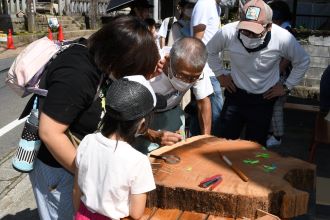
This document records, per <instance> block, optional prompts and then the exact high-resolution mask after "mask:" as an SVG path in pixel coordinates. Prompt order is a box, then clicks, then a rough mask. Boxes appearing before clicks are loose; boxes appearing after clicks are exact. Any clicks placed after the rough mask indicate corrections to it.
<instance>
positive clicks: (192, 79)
mask: <svg viewBox="0 0 330 220" xmlns="http://www.w3.org/2000/svg"><path fill="white" fill-rule="evenodd" d="M169 75H170V77H173V76H174V77H175V78H177V79H179V80H181V81H183V82H186V83H195V82H196V81H198V80H201V79H203V77H204V74H203V73H201V74H199V75H194V76H192V75H187V74H184V73H182V72H181V73H180V72H175V71H174V69H173V66H172V60H171V58H170V65H169Z"/></svg>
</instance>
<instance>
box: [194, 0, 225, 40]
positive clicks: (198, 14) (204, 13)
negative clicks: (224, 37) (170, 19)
mask: <svg viewBox="0 0 330 220" xmlns="http://www.w3.org/2000/svg"><path fill="white" fill-rule="evenodd" d="M220 10H221V9H220V7H219V6H218V5H217V4H216V2H215V0H198V1H197V3H196V5H195V7H194V9H193V12H192V16H191V23H190V32H191V33H192V34H193V33H194V32H193V27H194V26H197V25H199V24H204V25H205V26H206V29H205V33H204V36H203V39H202V41H203V43H204V44H205V45H206V44H207V43H208V42H209V40H211V38H212V37H213V36H214V35H215V33H217V31H218V30H219V28H220V14H221V12H220Z"/></svg>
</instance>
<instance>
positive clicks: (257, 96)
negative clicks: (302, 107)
mask: <svg viewBox="0 0 330 220" xmlns="http://www.w3.org/2000/svg"><path fill="white" fill-rule="evenodd" d="M243 9H244V15H243V17H242V19H241V21H240V22H234V23H230V24H227V25H225V26H224V27H223V28H222V29H221V30H220V31H218V33H217V34H216V35H215V36H214V37H213V38H212V39H211V40H210V41H209V43H208V44H207V49H208V52H209V57H208V64H209V66H210V67H211V69H212V70H213V71H214V73H215V74H216V75H217V76H218V79H219V80H220V84H221V86H223V87H225V103H224V106H223V109H222V112H221V116H220V136H221V137H224V138H228V139H237V138H239V137H240V135H241V131H242V130H243V127H246V130H245V137H244V139H247V140H252V141H256V142H258V143H260V144H262V145H265V143H266V138H267V134H268V128H269V124H270V121H271V116H272V112H273V104H274V102H275V100H276V99H277V97H279V96H282V95H284V94H285V93H288V92H289V91H290V90H291V89H292V88H293V87H294V86H296V85H298V83H299V82H300V81H301V80H302V78H303V77H304V74H305V72H306V71H307V69H308V66H309V62H310V59H309V56H308V54H307V53H306V52H305V51H304V49H303V48H302V47H301V46H300V44H299V43H298V42H297V41H296V39H295V38H294V37H293V36H292V35H291V34H290V33H289V32H288V31H286V30H284V29H282V28H281V27H279V26H277V25H275V24H272V10H271V8H270V7H269V6H268V5H267V4H266V3H265V2H263V1H262V0H251V1H249V2H248V3H246V4H245V5H244V8H243ZM224 50H227V51H228V53H229V56H230V60H231V71H230V72H227V71H225V70H224V69H223V67H222V65H221V64H220V63H219V52H222V51H224ZM281 58H285V59H287V60H290V61H291V62H292V66H293V69H292V71H291V74H290V76H289V77H288V79H287V80H286V81H285V82H284V83H283V84H282V83H279V77H280V70H279V63H280V60H281Z"/></svg>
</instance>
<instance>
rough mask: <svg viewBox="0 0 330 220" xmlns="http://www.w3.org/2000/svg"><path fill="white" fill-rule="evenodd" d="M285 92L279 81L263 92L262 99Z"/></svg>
mask: <svg viewBox="0 0 330 220" xmlns="http://www.w3.org/2000/svg"><path fill="white" fill-rule="evenodd" d="M285 94H286V93H285V90H284V87H283V85H282V84H281V83H276V84H275V85H274V86H273V87H272V88H270V89H269V90H268V91H267V92H265V94H264V99H272V98H275V97H278V96H283V95H285Z"/></svg>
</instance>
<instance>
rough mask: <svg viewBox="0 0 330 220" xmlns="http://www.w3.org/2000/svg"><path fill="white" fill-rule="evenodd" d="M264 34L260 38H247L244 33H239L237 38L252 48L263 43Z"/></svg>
mask: <svg viewBox="0 0 330 220" xmlns="http://www.w3.org/2000/svg"><path fill="white" fill-rule="evenodd" d="M265 37H266V35H264V36H263V37H262V38H249V37H247V36H245V35H244V34H240V35H239V38H240V39H241V40H242V42H243V44H244V46H245V47H246V48H249V49H254V48H257V47H259V46H260V45H261V44H263V43H264V41H265Z"/></svg>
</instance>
